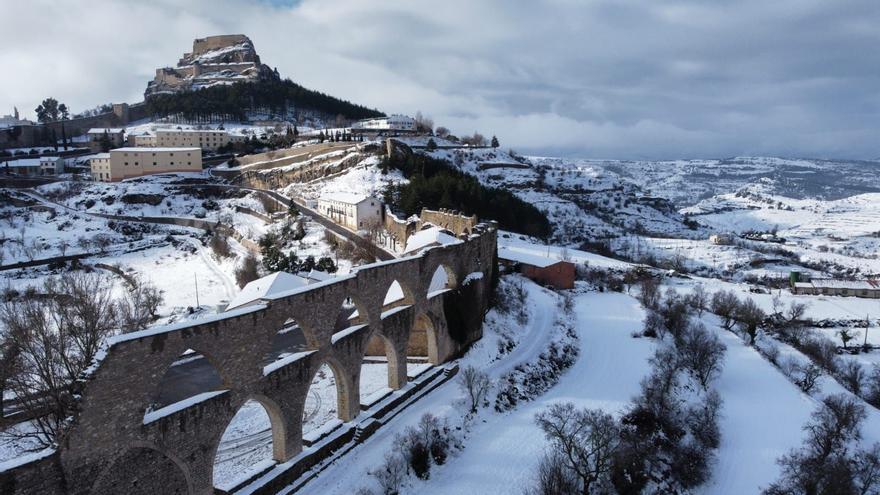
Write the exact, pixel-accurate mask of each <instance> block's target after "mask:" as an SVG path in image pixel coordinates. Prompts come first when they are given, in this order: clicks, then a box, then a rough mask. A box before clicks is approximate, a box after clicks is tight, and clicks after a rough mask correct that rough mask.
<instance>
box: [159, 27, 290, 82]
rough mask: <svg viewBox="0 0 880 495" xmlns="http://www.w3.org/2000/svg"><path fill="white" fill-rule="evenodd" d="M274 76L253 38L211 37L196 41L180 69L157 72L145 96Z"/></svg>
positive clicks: (179, 65) (184, 57)
mask: <svg viewBox="0 0 880 495" xmlns="http://www.w3.org/2000/svg"><path fill="white" fill-rule="evenodd" d="M270 77H274V73H273V72H272V70H271V69H270V68H269V67H268V66H266V65H264V64H262V63H261V62H260V56H259V55H257V51H256V50H255V49H254V44H253V42H252V41H251V40H250V38H248V37H247V36H245V35H243V34H229V35H221V36H209V37H207V38H197V39H196V40H195V41H193V49H192V52H190V53H185V54H184V55H183V57H182V58H181V59H180V60H178V61H177V66H176V67H163V68H160V69H156V77H155V78H154V79H153V80H152V81H150V82H149V84H147V90H146V92H144V97H145V98H149V97H150V96H152V95H156V94H161V93H177V92H180V91H186V90H195V89H202V88H206V87H210V86H215V85H218V84H233V83H236V82H241V81H245V82H252V81H256V80H259V79H263V78H270Z"/></svg>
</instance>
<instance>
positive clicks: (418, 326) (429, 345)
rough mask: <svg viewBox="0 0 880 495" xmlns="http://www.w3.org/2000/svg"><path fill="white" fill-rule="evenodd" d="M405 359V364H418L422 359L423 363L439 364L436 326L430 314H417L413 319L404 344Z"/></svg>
mask: <svg viewBox="0 0 880 495" xmlns="http://www.w3.org/2000/svg"><path fill="white" fill-rule="evenodd" d="M406 357H407V362H410V361H414V362H418V361H422V359H421V358H423V359H424V361H425V362H428V363H432V364H439V359H438V352H437V326H436V325H435V323H434V318H433V317H432V316H431V314H430V313H419V314H418V315H416V317H415V318H414V319H413V325H412V328H411V329H410V332H409V338H408V339H407V344H406ZM417 358H419V359H417Z"/></svg>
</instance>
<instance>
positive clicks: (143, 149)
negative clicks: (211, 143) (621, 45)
mask: <svg viewBox="0 0 880 495" xmlns="http://www.w3.org/2000/svg"><path fill="white" fill-rule="evenodd" d="M110 151H126V152H145V153H147V152H151V151H152V152H156V151H202V149H201V148H153V147H150V146H140V147H134V146H131V147H127V148H114V149H112V150H110Z"/></svg>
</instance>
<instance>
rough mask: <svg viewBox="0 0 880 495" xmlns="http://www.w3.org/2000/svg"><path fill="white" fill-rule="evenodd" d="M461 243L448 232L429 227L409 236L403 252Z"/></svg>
mask: <svg viewBox="0 0 880 495" xmlns="http://www.w3.org/2000/svg"><path fill="white" fill-rule="evenodd" d="M461 242H462V241H461V239H459V238H457V237H455V236H454V235H452V234H450V233H449V231H448V230H445V229H441V228H440V227H429V228H427V229H425V230H420V231H418V232H416V233H415V234H413V235H411V236H409V239H407V240H406V248H405V249H404V250H403V252H404V253H413V252H415V251H419V250H421V249H423V248H425V247H428V246H437V245H439V246H447V245H450V244H461Z"/></svg>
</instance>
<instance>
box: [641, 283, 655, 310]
mask: <svg viewBox="0 0 880 495" xmlns="http://www.w3.org/2000/svg"><path fill="white" fill-rule="evenodd" d="M640 289H641V290H640V291H639V302H641V303H642V306H644V307H646V308H656V307H657V303H658V302H660V282H658V281H657V279H655V278H654V277H645V278H643V279H642V281H641V284H640Z"/></svg>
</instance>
